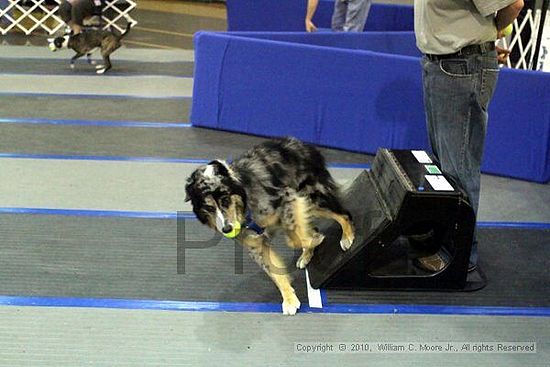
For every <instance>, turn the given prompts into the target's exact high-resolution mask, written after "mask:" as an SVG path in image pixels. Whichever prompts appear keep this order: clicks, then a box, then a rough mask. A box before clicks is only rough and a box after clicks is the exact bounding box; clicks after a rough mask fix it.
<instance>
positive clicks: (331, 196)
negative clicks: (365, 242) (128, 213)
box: [185, 138, 354, 315]
mask: <svg viewBox="0 0 550 367" xmlns="http://www.w3.org/2000/svg"><path fill="white" fill-rule="evenodd" d="M185 190H186V194H187V197H186V201H191V203H192V205H193V211H194V213H195V215H196V216H197V218H198V219H199V220H200V221H201V222H202V223H203V224H205V225H208V226H209V227H211V228H212V229H214V230H216V231H219V232H220V233H222V234H224V235H225V236H226V237H229V238H235V239H236V240H237V241H239V242H240V243H241V244H243V245H244V246H245V247H246V248H248V250H249V251H250V254H251V256H252V257H253V259H254V260H255V261H256V262H257V263H258V264H259V265H260V266H261V267H262V268H263V270H264V271H265V272H266V273H267V274H268V275H269V277H270V278H271V279H272V280H273V282H274V283H275V284H276V285H277V287H278V289H279V291H280V292H281V295H282V298H283V304H282V308H283V313H284V314H286V315H293V314H295V313H296V311H297V310H298V309H299V308H300V301H299V299H298V297H296V294H295V292H294V289H293V288H292V286H291V284H290V278H289V276H288V272H287V271H286V270H285V266H284V263H283V261H282V260H281V259H280V257H279V256H278V255H277V254H276V253H275V252H274V251H273V250H272V249H271V247H270V244H269V238H270V236H271V235H272V234H273V233H274V232H275V231H276V230H282V231H283V233H284V234H285V235H286V242H287V244H288V246H289V247H291V248H295V249H302V254H301V256H300V258H299V259H298V261H297V263H296V266H297V267H298V268H301V269H303V268H305V266H306V265H307V264H308V262H309V261H310V260H311V257H312V256H313V250H314V248H315V247H316V246H318V245H320V244H321V243H322V242H323V239H324V236H323V235H322V234H321V233H318V232H317V230H316V229H315V228H314V226H313V225H312V222H311V221H312V219H313V218H314V217H322V218H330V219H332V220H335V221H337V222H338V223H339V224H340V226H341V227H342V233H343V234H342V239H341V241H340V246H341V247H342V249H343V250H347V249H348V248H349V247H350V246H351V244H352V243H353V240H354V228H353V224H352V222H351V216H350V213H349V212H348V211H347V210H345V209H344V208H343V207H342V205H341V204H340V201H339V199H338V196H339V195H338V188H337V186H336V183H335V182H334V179H333V178H332V177H331V175H330V173H329V172H328V170H327V168H326V166H325V159H324V157H323V156H322V155H321V153H320V152H319V151H318V150H317V149H316V148H314V147H312V146H309V145H306V144H303V143H302V142H300V141H298V140H296V139H294V138H284V139H277V140H270V141H266V142H264V143H262V144H259V145H257V146H255V147H253V148H252V149H250V150H248V151H247V152H246V153H245V154H244V155H243V156H241V157H240V158H238V159H236V160H234V161H233V162H231V163H229V164H228V163H226V162H222V161H212V162H210V163H208V164H207V165H203V166H201V167H199V168H197V169H196V170H195V171H194V172H193V173H192V174H191V176H190V177H189V178H188V180H187V185H186V187H185ZM247 217H249V218H248V219H247ZM250 217H251V219H252V221H253V222H254V224H255V225H257V226H259V227H261V228H263V232H260V231H258V230H257V229H256V230H254V229H253V226H251V225H250V224H247V223H250V222H251V220H250Z"/></svg>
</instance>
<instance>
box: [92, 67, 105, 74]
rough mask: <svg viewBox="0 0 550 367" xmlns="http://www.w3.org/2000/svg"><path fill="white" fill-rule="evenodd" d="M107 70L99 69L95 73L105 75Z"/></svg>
mask: <svg viewBox="0 0 550 367" xmlns="http://www.w3.org/2000/svg"><path fill="white" fill-rule="evenodd" d="M105 70H106V69H105V68H102V69H97V70H96V71H95V72H96V74H103V73H104V72H105Z"/></svg>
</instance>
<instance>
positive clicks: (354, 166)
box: [0, 121, 370, 169]
mask: <svg viewBox="0 0 550 367" xmlns="http://www.w3.org/2000/svg"><path fill="white" fill-rule="evenodd" d="M0 122H1V121H0ZM153 124H156V123H153ZM190 127H192V126H190ZM0 158H16V159H59V160H63V159H66V160H86V161H123V162H166V163H190V164H206V163H209V162H211V161H212V159H203V158H163V157H121V156H95V155H63V154H21V153H0ZM327 166H328V167H329V168H349V169H369V168H370V165H369V164H362V163H349V164H348V163H328V164H327Z"/></svg>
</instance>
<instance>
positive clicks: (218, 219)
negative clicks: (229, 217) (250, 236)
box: [216, 208, 225, 233]
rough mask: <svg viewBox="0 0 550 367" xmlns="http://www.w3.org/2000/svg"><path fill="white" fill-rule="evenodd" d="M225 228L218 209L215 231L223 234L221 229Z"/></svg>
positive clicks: (223, 219) (222, 217)
mask: <svg viewBox="0 0 550 367" xmlns="http://www.w3.org/2000/svg"><path fill="white" fill-rule="evenodd" d="M223 227H225V218H224V216H223V214H222V212H221V210H220V209H218V208H216V229H217V230H218V231H219V232H220V233H223V231H222V229H223Z"/></svg>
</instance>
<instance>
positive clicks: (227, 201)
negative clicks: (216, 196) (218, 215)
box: [220, 196, 231, 208]
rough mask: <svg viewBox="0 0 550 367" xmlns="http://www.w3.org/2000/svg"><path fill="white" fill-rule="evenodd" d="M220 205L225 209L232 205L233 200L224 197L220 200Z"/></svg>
mask: <svg viewBox="0 0 550 367" xmlns="http://www.w3.org/2000/svg"><path fill="white" fill-rule="evenodd" d="M220 204H221V205H222V206H223V207H224V208H227V207H229V205H231V200H230V199H229V196H222V198H221V199H220Z"/></svg>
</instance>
